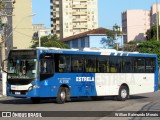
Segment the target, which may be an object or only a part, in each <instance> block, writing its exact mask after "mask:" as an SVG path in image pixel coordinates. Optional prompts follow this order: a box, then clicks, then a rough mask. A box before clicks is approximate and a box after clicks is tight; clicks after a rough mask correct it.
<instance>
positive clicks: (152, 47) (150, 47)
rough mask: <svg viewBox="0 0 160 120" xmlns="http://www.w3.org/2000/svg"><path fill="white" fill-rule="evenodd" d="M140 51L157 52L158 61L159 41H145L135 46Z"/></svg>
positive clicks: (159, 57)
mask: <svg viewBox="0 0 160 120" xmlns="http://www.w3.org/2000/svg"><path fill="white" fill-rule="evenodd" d="M137 50H138V51H139V52H140V53H152V54H157V55H158V59H159V63H160V41H145V42H143V43H140V44H139V45H138V46H137Z"/></svg>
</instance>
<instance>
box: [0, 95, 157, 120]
mask: <svg viewBox="0 0 160 120" xmlns="http://www.w3.org/2000/svg"><path fill="white" fill-rule="evenodd" d="M159 101H160V92H156V93H148V94H140V95H137V96H131V98H130V99H129V100H127V101H115V100H113V99H112V98H111V97H106V98H105V99H104V100H100V101H93V100H91V99H90V98H76V99H73V100H72V102H68V103H65V104H57V103H56V101H55V100H52V99H51V100H42V101H41V103H40V104H32V103H31V101H30V100H29V99H20V98H10V97H2V98H0V111H73V117H65V116H64V114H65V113H68V114H72V113H71V112H60V113H58V117H54V118H52V117H47V118H38V119H39V120H41V119H45V120H50V119H52V120H53V119H54V120H64V119H65V120H81V119H85V120H106V119H107V120H108V119H109V120H112V119H113V117H109V118H106V117H104V116H107V115H108V112H107V111H139V110H141V109H142V108H143V107H144V106H146V105H149V104H153V103H158V102H159ZM159 110H160V109H159ZM75 111H85V112H87V111H88V112H90V111H105V113H103V115H102V116H97V117H93V116H94V115H93V114H96V113H95V112H93V113H92V115H93V116H92V115H90V116H88V117H83V114H84V113H83V112H82V114H81V116H82V117H83V118H81V117H80V116H77V115H76V113H75ZM53 114H54V112H53ZM12 119H15V120H16V119H17V118H12ZM26 119H27V118H26ZM30 119H31V118H30ZM32 119H35V118H32ZM114 119H118V120H121V119H122V120H125V119H126V120H128V119H130V118H127V117H125V118H122V117H120V118H118V117H117V118H114ZM133 119H135V118H133ZM136 120H137V119H136ZM157 120H158V119H157Z"/></svg>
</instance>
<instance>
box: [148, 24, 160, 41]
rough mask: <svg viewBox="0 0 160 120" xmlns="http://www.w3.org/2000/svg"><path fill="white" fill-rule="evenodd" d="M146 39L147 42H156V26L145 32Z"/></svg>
mask: <svg viewBox="0 0 160 120" xmlns="http://www.w3.org/2000/svg"><path fill="white" fill-rule="evenodd" d="M159 29H160V26H159ZM159 36H160V32H159ZM146 39H147V40H148V41H150V40H157V26H156V25H154V26H152V27H151V28H150V29H148V30H147V32H146Z"/></svg>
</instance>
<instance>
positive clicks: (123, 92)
mask: <svg viewBox="0 0 160 120" xmlns="http://www.w3.org/2000/svg"><path fill="white" fill-rule="evenodd" d="M128 96H129V90H128V88H127V87H126V86H121V87H120V89H119V93H118V96H117V100H118V101H125V100H126V99H127V98H128Z"/></svg>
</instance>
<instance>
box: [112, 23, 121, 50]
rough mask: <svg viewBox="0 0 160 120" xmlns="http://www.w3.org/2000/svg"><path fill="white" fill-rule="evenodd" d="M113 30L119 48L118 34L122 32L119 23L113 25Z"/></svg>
mask: <svg viewBox="0 0 160 120" xmlns="http://www.w3.org/2000/svg"><path fill="white" fill-rule="evenodd" d="M113 32H114V39H115V41H116V50H118V49H119V45H118V34H119V33H120V27H119V26H118V25H117V24H115V25H114V26H113Z"/></svg>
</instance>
